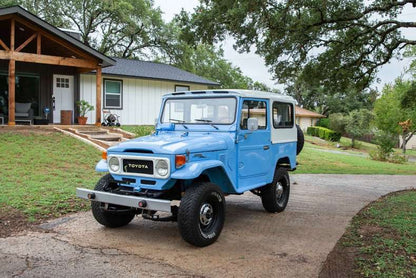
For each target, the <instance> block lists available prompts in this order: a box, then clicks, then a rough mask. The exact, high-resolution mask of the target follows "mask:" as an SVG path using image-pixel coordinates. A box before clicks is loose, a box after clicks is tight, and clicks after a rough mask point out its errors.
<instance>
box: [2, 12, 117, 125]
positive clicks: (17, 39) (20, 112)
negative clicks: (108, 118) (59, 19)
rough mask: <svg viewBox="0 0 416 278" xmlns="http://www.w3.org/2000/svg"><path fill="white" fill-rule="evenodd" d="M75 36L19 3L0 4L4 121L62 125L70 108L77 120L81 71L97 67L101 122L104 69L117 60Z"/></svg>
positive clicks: (97, 95) (96, 110)
mask: <svg viewBox="0 0 416 278" xmlns="http://www.w3.org/2000/svg"><path fill="white" fill-rule="evenodd" d="M76 35H77V34H76V33H75V34H74V33H71V32H64V31H62V30H60V29H58V28H55V27H54V26H52V25H49V24H48V23H46V22H45V21H43V20H41V19H40V18H38V17H36V16H34V15H32V14H30V13H28V12H27V11H26V10H24V9H22V8H20V7H10V8H4V9H0V117H1V118H3V122H4V123H5V122H7V124H8V125H15V124H16V123H29V124H32V123H33V121H34V120H36V119H38V120H43V122H47V123H55V124H59V123H60V121H61V112H62V111H65V112H70V113H71V115H72V119H71V121H72V122H73V119H74V118H76V116H77V115H78V109H77V108H76V101H78V100H80V96H79V79H80V78H79V75H80V73H83V72H90V71H95V74H96V84H95V87H96V88H95V89H96V103H91V104H92V105H93V106H94V109H95V112H96V124H100V122H101V95H102V93H101V83H102V77H101V69H102V67H105V66H109V65H113V64H114V61H113V60H112V59H110V58H108V57H106V56H105V55H103V54H101V53H99V52H97V51H95V50H94V49H92V48H90V47H88V46H86V45H84V44H83V43H81V42H80V41H79V40H78V39H77V38H76ZM74 36H75V37H74ZM47 109H49V111H50V113H49V115H47V117H46V114H45V112H46V111H47ZM71 111H72V112H71ZM0 124H1V119H0Z"/></svg>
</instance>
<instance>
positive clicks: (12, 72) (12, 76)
mask: <svg viewBox="0 0 416 278" xmlns="http://www.w3.org/2000/svg"><path fill="white" fill-rule="evenodd" d="M14 30H15V21H14V18H12V20H11V24H10V51H11V52H12V53H13V51H14ZM15 83H16V61H15V60H14V59H10V61H9V125H15V124H16V122H15V109H16V101H15V100H16V98H15V85H16V84H15Z"/></svg>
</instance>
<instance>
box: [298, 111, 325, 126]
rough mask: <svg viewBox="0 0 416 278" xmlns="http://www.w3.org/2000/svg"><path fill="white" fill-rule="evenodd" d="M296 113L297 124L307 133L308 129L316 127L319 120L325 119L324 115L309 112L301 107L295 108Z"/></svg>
mask: <svg viewBox="0 0 416 278" xmlns="http://www.w3.org/2000/svg"><path fill="white" fill-rule="evenodd" d="M295 113H296V124H298V125H299V126H300V128H301V129H302V130H303V131H306V129H308V127H310V126H315V125H316V122H317V121H318V120H319V119H321V118H325V116H324V115H321V114H319V113H316V112H313V111H309V110H307V109H304V108H301V107H299V106H296V107H295Z"/></svg>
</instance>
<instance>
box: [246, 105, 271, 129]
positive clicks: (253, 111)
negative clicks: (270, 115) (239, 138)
mask: <svg viewBox="0 0 416 278" xmlns="http://www.w3.org/2000/svg"><path fill="white" fill-rule="evenodd" d="M248 118H257V120H258V122H259V129H266V128H267V105H266V102H265V101H258V100H245V101H244V102H243V108H242V109H241V121H240V128H241V129H247V120H248Z"/></svg>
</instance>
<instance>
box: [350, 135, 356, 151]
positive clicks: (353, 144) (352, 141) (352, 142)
mask: <svg viewBox="0 0 416 278" xmlns="http://www.w3.org/2000/svg"><path fill="white" fill-rule="evenodd" d="M351 147H352V148H354V147H355V136H352V137H351Z"/></svg>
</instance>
